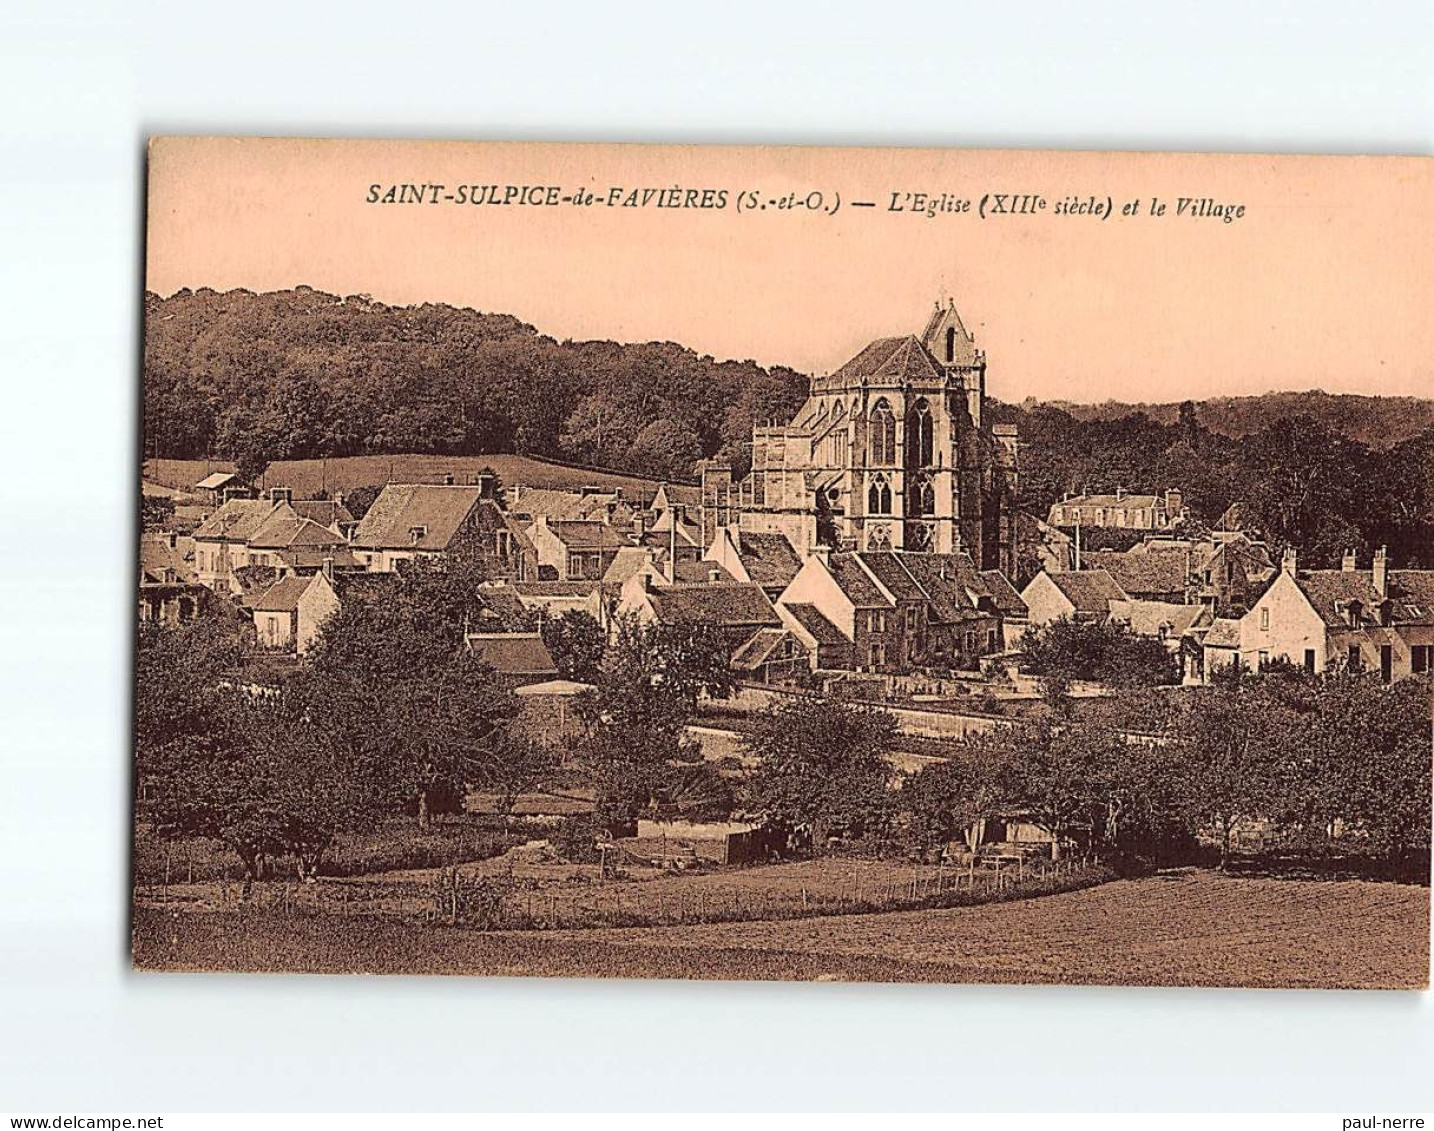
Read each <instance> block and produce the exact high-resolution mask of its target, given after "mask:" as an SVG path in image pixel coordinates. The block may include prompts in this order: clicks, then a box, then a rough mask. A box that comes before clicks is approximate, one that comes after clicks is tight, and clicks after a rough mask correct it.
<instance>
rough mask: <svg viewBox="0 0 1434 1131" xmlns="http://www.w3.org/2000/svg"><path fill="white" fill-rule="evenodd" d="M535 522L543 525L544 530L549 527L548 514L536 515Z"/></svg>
mask: <svg viewBox="0 0 1434 1131" xmlns="http://www.w3.org/2000/svg"><path fill="white" fill-rule="evenodd" d="M533 522H534V524H535V525H537V526H540V527H542V528H543V529H544V530H546V529H547V528H548V516H547V515H545V514H540V515H534V516H533Z"/></svg>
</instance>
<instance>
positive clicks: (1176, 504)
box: [1165, 487, 1185, 517]
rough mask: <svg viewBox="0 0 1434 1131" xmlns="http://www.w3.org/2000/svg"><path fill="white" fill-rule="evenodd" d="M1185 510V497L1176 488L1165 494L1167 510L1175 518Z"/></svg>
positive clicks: (1168, 490)
mask: <svg viewBox="0 0 1434 1131" xmlns="http://www.w3.org/2000/svg"><path fill="white" fill-rule="evenodd" d="M1184 509H1185V495H1184V493H1183V492H1181V491H1178V490H1176V489H1175V488H1173V487H1172V488H1169V489H1167V490H1166V492H1165V510H1166V511H1167V512H1168V513H1169V514H1170V515H1171V517H1174V516H1175V515H1178V514H1179V513H1180V512H1181V511H1182V510H1184Z"/></svg>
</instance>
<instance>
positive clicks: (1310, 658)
mask: <svg viewBox="0 0 1434 1131" xmlns="http://www.w3.org/2000/svg"><path fill="white" fill-rule="evenodd" d="M1314 670H1315V650H1314V649H1313V648H1306V649H1305V671H1307V672H1308V673H1309V674H1310V675H1314Z"/></svg>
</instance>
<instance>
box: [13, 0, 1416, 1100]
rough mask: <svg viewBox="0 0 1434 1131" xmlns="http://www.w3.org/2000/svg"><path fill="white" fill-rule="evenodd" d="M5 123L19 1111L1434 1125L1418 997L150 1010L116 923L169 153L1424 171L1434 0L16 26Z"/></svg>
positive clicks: (1051, 996) (333, 992)
mask: <svg viewBox="0 0 1434 1131" xmlns="http://www.w3.org/2000/svg"><path fill="white" fill-rule="evenodd" d="M998 13H999V15H998ZM0 93H3V95H4V107H5V112H4V118H3V124H0V291H3V296H0V298H3V301H2V302H0V381H2V382H3V384H4V399H3V402H0V404H2V405H3V407H0V759H3V762H2V763H0V764H3V769H4V776H3V782H0V785H3V788H2V789H0V876H3V888H0V1109H8V1110H10V1111H44V1112H55V1111H96V1110H100V1109H109V1110H126V1109H127V1110H131V1111H142V1110H148V1111H185V1110H189V1111H209V1110H213V1111H226V1110H228V1111H243V1110H274V1109H278V1110H291V1111H292V1110H304V1109H317V1110H342V1109H344V1108H353V1109H355V1110H402V1109H415V1110H425V1109H454V1110H484V1109H492V1108H510V1109H512V1108H527V1107H540V1108H552V1107H577V1108H597V1107H605V1106H616V1105H626V1106H630V1107H639V1108H647V1107H660V1106H665V1107H678V1108H691V1109H702V1108H758V1107H795V1106H808V1107H810V1106H822V1107H825V1106H832V1107H848V1108H870V1107H886V1108H921V1107H925V1108H954V1109H968V1110H977V1109H1002V1108H1006V1109H1018V1110H1040V1109H1062V1108H1068V1109H1077V1110H1081V1109H1133V1110H1140V1109H1146V1110H1180V1109H1189V1110H1219V1109H1224V1108H1231V1109H1248V1110H1264V1109H1276V1110H1278V1109H1283V1110H1330V1111H1335V1110H1344V1111H1365V1110H1382V1111H1386V1112H1388V1111H1396V1110H1399V1109H1403V1110H1406V1111H1409V1110H1416V1109H1423V1110H1425V1111H1428V1110H1430V1109H1431V1108H1434V1084H1431V1082H1430V1074H1431V1066H1434V1003H1431V1001H1430V1000H1429V999H1428V995H1418V994H1386V995H1374V994H1340V993H1303V992H1265V993H1254V992H1230V991H1215V992H1211V991H1195V990H1191V991H1182V990H1156V991H1141V990H1105V989H1036V988H1031V989H1003V988H964V987H952V988H911V987H891V986H836V985H786V986H783V985H761V984H758V985H723V984H715V985H714V984H696V985H683V984H676V983H646V984H644V983H602V982H588V983H580V982H541V981H532V982H525V981H517V980H493V981H483V980H476V979H469V980H459V979H428V980H422V979H404V980H399V979H390V980H384V979H369V978H340V977H334V978H325V979H321V978H298V977H242V978H241V977H217V976H211V977H181V976H164V977H157V976H149V977H136V976H133V975H131V974H130V973H129V972H128V970H127V938H126V920H125V900H126V880H125V876H126V868H127V852H128V848H127V842H128V814H129V810H128V805H127V803H126V796H127V786H128V775H129V769H128V762H129V751H128V737H127V729H128V707H127V701H128V694H129V691H128V681H129V661H130V657H129V628H130V619H131V616H132V609H133V601H132V594H131V591H130V584H131V576H132V536H133V535H132V530H131V519H130V516H131V514H132V512H133V509H134V460H135V458H136V457H135V452H136V445H135V433H136V403H137V401H136V397H137V387H138V378H137V373H138V356H139V344H138V333H139V311H140V295H141V288H142V284H141V277H142V276H141V247H142V240H141V231H142V229H141V221H142V158H143V139H144V137H145V136H146V135H147V134H152V133H171V132H193V133H201V132H215V133H220V132H223V133H246V132H247V133H270V134H291V133H292V134H307V135H354V136H363V135H386V136H417V137H453V138H475V139H545V140H563V139H573V140H595V141H601V140H623V141H645V140H651V141H693V142H762V141H772V142H822V143H860V144H922V145H966V146H971V145H1001V146H1019V147H1064V148H1122V149H1139V148H1151V149H1202V150H1239V151H1278V152H1323V153H1417V154H1428V153H1430V152H1431V136H1434V5H1430V4H1429V3H1427V0H1425V2H1422V3H1407V4H1372V3H1367V2H1361V3H1346V4H1340V5H1335V4H1313V3H1311V4H1277V3H1257V4H1256V3H1225V2H1216V0H1189V2H1186V3H1179V4H1177V3H1171V2H1169V0H1165V2H1159V0H1142V2H1140V3H1135V4H1113V5H1108V4H1099V3H1094V2H1087V3H1072V4H1068V5H1055V4H1051V5H1042V4H1037V3H1033V2H1030V0H1024V2H1015V3H1009V4H996V3H983V4H964V3H956V2H955V0H947V2H945V3H941V4H930V5H924V6H907V5H903V4H898V3H883V4H880V5H872V6H857V5H850V6H845V5H836V4H823V5H813V6H811V7H809V8H806V9H803V10H800V11H795V10H793V11H789V10H787V9H786V8H784V7H781V6H779V5H777V4H754V5H748V4H733V3H716V2H713V3H708V4H703V5H700V6H698V5H686V4H681V3H676V2H673V0H669V2H667V3H664V4H660V5H651V6H649V5H646V4H638V3H632V2H628V3H623V4H619V5H605V4H599V3H596V2H590V3H587V4H584V5H581V6H577V5H574V6H572V7H568V6H566V5H564V4H558V3H543V2H541V0H530V2H528V3H516V2H514V3H509V4H504V5H501V6H494V7H492V8H491V9H485V8H484V6H483V5H480V4H476V3H467V4H462V5H454V6H451V7H450V6H447V5H444V4H438V3H424V2H422V0H408V2H402V3H400V2H396V0H388V2H386V3H363V2H358V0H349V2H347V3H343V4H333V5H323V6H317V5H315V6H312V7H311V6H307V5H301V4H298V3H279V4H270V3H254V2H244V3H239V2H234V0H231V2H229V3H225V4H223V5H212V6H211V5H207V4H203V3H198V2H196V0H186V2H183V3H178V4H173V5H159V4H126V3H119V2H116V3H113V4H101V3H94V4H88V5H76V6H64V5H53V4H30V3H25V2H22V3H21V4H20V5H19V7H18V8H16V7H15V6H14V4H13V3H10V4H6V5H4V6H3V10H0ZM1430 203H1431V206H1434V202H1430ZM296 281H298V280H296ZM202 282H203V280H196V283H202ZM1290 285H1291V286H1298V285H1299V280H1297V279H1291V280H1290Z"/></svg>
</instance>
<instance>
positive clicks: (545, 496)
mask: <svg viewBox="0 0 1434 1131" xmlns="http://www.w3.org/2000/svg"><path fill="white" fill-rule="evenodd" d="M508 510H509V512H510V513H511V514H513V515H515V516H519V517H525V518H537V517H538V516H539V515H546V516H547V517H548V518H549V520H556V521H572V520H575V519H592V520H600V521H606V520H607V518H608V514H609V513H611V514H612V516H613V521H614V522H630V521H631V520H632V514H633V509H632V505H631V504H630V503H628V502H626V501H625V500H624V499H622V498H620V497H619V496H618V494H617V492H616V491H591V492H589V493H588V494H586V495H584V494H582V493H581V492H579V491H563V490H559V489H557V488H554V487H517V488H513V489H510V490H509V491H508Z"/></svg>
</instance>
